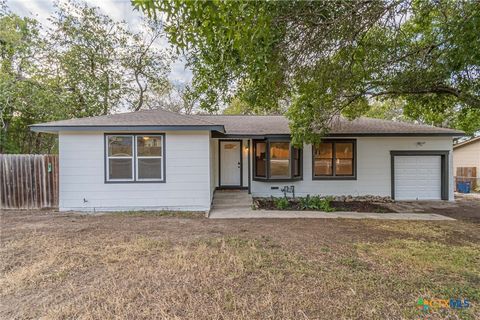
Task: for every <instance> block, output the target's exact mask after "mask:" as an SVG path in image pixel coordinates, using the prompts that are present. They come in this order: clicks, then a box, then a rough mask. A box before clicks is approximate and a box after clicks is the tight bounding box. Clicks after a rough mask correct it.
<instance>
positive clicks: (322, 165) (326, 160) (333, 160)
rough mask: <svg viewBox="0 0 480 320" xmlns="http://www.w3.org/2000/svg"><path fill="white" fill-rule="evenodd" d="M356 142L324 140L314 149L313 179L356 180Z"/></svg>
mask: <svg viewBox="0 0 480 320" xmlns="http://www.w3.org/2000/svg"><path fill="white" fill-rule="evenodd" d="M355 153H356V144H355V140H333V139H332V140H322V142H321V143H320V144H318V145H316V146H314V147H313V179H347V180H354V179H356V168H355V166H356V164H355V160H356V159H355V157H356V155H355Z"/></svg>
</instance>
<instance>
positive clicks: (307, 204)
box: [299, 195, 335, 212]
mask: <svg viewBox="0 0 480 320" xmlns="http://www.w3.org/2000/svg"><path fill="white" fill-rule="evenodd" d="M332 200H333V199H332V197H325V198H321V197H320V196H313V197H310V195H307V196H306V197H305V198H300V200H299V202H300V208H301V209H302V210H320V211H325V212H331V211H334V210H335V209H334V208H332V206H331V205H330V203H331V202H332Z"/></svg>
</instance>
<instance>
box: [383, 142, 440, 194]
mask: <svg viewBox="0 0 480 320" xmlns="http://www.w3.org/2000/svg"><path fill="white" fill-rule="evenodd" d="M391 161H392V198H393V199H395V200H448V163H447V162H448V151H423V152H421V151H392V152H391Z"/></svg>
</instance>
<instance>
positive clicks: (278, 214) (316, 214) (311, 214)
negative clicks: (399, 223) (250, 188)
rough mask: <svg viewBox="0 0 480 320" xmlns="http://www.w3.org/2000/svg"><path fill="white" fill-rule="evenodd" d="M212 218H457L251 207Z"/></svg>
mask: <svg viewBox="0 0 480 320" xmlns="http://www.w3.org/2000/svg"><path fill="white" fill-rule="evenodd" d="M209 218H210V219H272V218H273V219H305V218H307V219H311V218H312V219H339V218H340V219H342V218H343V219H378V220H423V221H441V220H446V221H454V220H455V219H453V218H449V217H446V216H442V215H440V214H435V213H409V212H406V213H371V212H348V211H336V212H323V211H279V210H252V209H250V208H214V209H213V210H212V211H211V212H210V215H209Z"/></svg>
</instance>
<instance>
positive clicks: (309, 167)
mask: <svg viewBox="0 0 480 320" xmlns="http://www.w3.org/2000/svg"><path fill="white" fill-rule="evenodd" d="M31 128H32V130H34V131H37V132H52V133H58V135H59V150H60V210H140V209H151V210H154V209H155V210H201V211H208V210H210V207H211V203H212V199H213V195H214V191H215V189H217V188H243V189H246V190H248V191H249V192H250V193H251V194H252V195H253V196H254V197H267V196H275V197H280V196H283V192H282V191H281V190H282V189H283V188H284V187H285V186H294V189H295V190H294V191H295V195H297V196H306V195H308V194H310V195H317V194H319V195H352V196H361V195H376V196H387V197H390V196H391V197H393V198H394V199H396V200H417V199H418V200H424V199H428V200H440V199H443V200H453V170H452V159H451V154H452V152H451V151H452V142H453V137H455V136H462V135H463V133H462V132H460V131H456V130H451V129H445V128H436V127H431V126H424V125H415V124H409V123H402V122H393V121H385V120H378V119H369V118H360V119H357V120H354V121H347V120H345V119H342V118H339V120H338V121H337V122H336V123H335V124H334V125H332V127H331V128H330V131H329V132H330V134H329V135H328V137H326V138H325V139H323V140H322V143H321V144H320V145H318V146H312V145H308V144H306V145H304V146H303V148H301V149H297V148H294V147H293V146H291V145H290V130H289V126H288V121H287V119H286V118H285V117H283V116H240V115H239V116H222V115H180V114H176V113H171V112H167V111H163V110H149V111H139V112H133V113H124V114H116V115H107V116H99V117H92V118H82V119H72V120H65V121H56V122H49V123H43V124H37V125H33V126H31ZM290 195H291V194H290Z"/></svg>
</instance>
